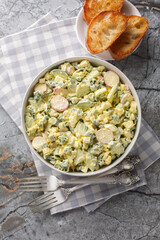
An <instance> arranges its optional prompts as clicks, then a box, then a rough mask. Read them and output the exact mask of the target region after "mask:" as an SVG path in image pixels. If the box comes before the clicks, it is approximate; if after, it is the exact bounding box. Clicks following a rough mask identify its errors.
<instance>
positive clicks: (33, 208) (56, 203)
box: [31, 201, 61, 213]
mask: <svg viewBox="0 0 160 240" xmlns="http://www.w3.org/2000/svg"><path fill="white" fill-rule="evenodd" d="M59 204H61V203H59V202H58V201H55V202H52V203H50V204H49V205H45V206H44V207H41V206H40V207H39V206H38V207H31V209H32V211H33V212H34V213H38V212H43V211H45V210H48V209H51V208H53V207H56V206H57V205H59Z"/></svg>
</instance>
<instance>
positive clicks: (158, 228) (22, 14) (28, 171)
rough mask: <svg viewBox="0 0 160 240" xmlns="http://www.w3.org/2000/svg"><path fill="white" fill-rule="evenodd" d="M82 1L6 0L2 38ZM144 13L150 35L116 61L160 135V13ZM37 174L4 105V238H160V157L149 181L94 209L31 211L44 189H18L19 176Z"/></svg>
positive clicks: (0, 164)
mask: <svg viewBox="0 0 160 240" xmlns="http://www.w3.org/2000/svg"><path fill="white" fill-rule="evenodd" d="M82 2H83V1H80V0H28V1H25V0H5V1H4V0H0V20H1V21H0V37H4V36H6V35H8V34H11V33H15V32H17V31H20V30H23V29H25V28H26V27H28V26H29V25H31V24H32V23H34V22H35V21H36V20H37V19H39V18H40V17H42V16H43V15H44V14H46V13H48V12H49V11H52V12H53V14H54V16H55V17H56V18H57V20H60V19H64V18H68V17H73V16H76V15H77V14H78V12H79V10H80V8H81V6H82ZM136 2H137V1H136ZM133 3H134V1H133ZM140 12H141V14H142V15H143V16H145V17H147V19H148V20H149V23H150V27H149V30H148V31H147V34H146V35H145V37H144V39H143V41H142V43H141V45H140V47H139V48H138V49H137V50H136V51H135V52H134V53H133V54H132V55H131V56H130V57H128V58H126V59H124V60H122V61H120V62H114V63H113V64H115V65H116V66H117V67H118V68H120V69H121V70H122V71H123V72H124V73H125V74H126V75H127V76H128V77H129V78H130V79H131V80H132V82H133V84H134V86H135V87H136V89H137V92H138V95H139V97H140V101H141V105H142V113H143V117H144V118H145V120H146V121H147V122H148V123H149V124H150V125H151V127H152V128H153V129H154V131H155V132H156V134H157V135H158V136H159V137H160V94H159V93H160V12H158V11H155V10H147V9H145V8H141V9H140ZM35 174H36V169H35V166H34V163H33V161H32V157H31V154H30V151H29V148H28V146H27V144H26V142H25V140H24V137H23V135H22V133H21V131H20V130H19V129H18V128H17V126H16V124H15V123H14V122H13V121H12V120H11V119H10V117H9V116H8V115H7V113H6V112H5V111H4V110H3V108H2V107H1V108H0V239H1V240H10V239H12V240H22V239H23V240H30V239H35V240H46V239H47V240H62V239H63V240H71V239H72V240H77V239H82V240H84V239H89V240H97V239H98V240H132V239H134V240H140V239H141V240H157V239H160V161H157V162H156V163H155V164H154V165H152V166H151V167H150V168H149V169H148V170H147V171H146V178H147V181H148V184H147V186H145V187H141V188H138V189H136V190H134V191H130V192H127V193H124V194H122V195H119V196H115V197H113V198H112V199H110V200H109V201H107V202H106V203H105V204H103V206H101V207H100V208H99V209H97V210H96V211H95V212H94V213H92V214H88V213H87V212H86V211H85V210H84V209H83V208H81V209H77V210H73V211H69V212H65V213H61V214H57V215H54V216H51V215H50V214H49V211H46V212H44V213H41V214H33V213H31V211H30V209H29V208H28V207H27V203H28V202H29V201H31V199H32V198H33V197H35V196H37V195H38V194H35V193H27V194H22V193H17V191H16V189H17V185H16V182H15V180H16V179H17V178H18V177H22V176H32V175H35Z"/></svg>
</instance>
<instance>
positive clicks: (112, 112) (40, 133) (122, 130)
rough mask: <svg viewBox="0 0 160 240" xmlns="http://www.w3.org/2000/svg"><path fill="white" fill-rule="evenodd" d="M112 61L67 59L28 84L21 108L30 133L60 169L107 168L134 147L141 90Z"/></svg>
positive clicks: (32, 143)
mask: <svg viewBox="0 0 160 240" xmlns="http://www.w3.org/2000/svg"><path fill="white" fill-rule="evenodd" d="M97 61H98V62H97ZM111 66H112V65H111V64H109V63H106V62H103V61H101V60H97V59H96V60H95V59H94V58H77V59H73V60H69V59H67V60H65V61H61V62H60V63H59V64H56V66H53V67H49V68H48V69H47V71H46V70H44V71H43V72H42V73H41V74H40V75H39V76H38V77H37V78H36V80H35V82H34V83H32V85H31V86H30V87H29V90H28V93H27V94H26V97H25V101H24V107H23V114H22V117H23V119H22V121H23V126H24V131H25V136H26V138H27V141H28V143H29V145H30V147H31V148H32V150H33V151H34V152H35V153H36V155H37V156H39V158H40V159H41V160H43V162H45V163H46V164H48V165H49V166H50V167H52V168H54V169H56V170H57V171H61V172H64V173H66V174H70V175H77V174H78V175H79V176H81V175H88V174H89V175H90V174H91V175H93V174H94V173H98V172H103V171H106V170H107V169H110V168H111V167H112V166H115V165H116V164H117V163H118V162H120V161H121V160H123V158H124V157H125V156H126V155H127V153H128V152H129V151H130V149H131V148H132V146H133V144H134V143H133V142H135V140H136V138H137V136H138V131H139V130H138V129H139V126H140V118H141V117H140V116H141V114H140V104H139V100H138V96H137V94H136V92H135V90H134V88H133V86H132V84H131V83H130V81H129V80H128V79H127V78H126V77H125V78H126V79H127V81H124V78H123V73H121V72H120V71H119V72H120V74H119V72H117V69H116V68H115V67H114V66H112V67H111ZM124 76H125V75H124ZM126 79H125V80H126ZM127 150H128V151H127Z"/></svg>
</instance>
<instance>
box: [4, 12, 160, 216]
mask: <svg viewBox="0 0 160 240" xmlns="http://www.w3.org/2000/svg"><path fill="white" fill-rule="evenodd" d="M75 20H76V19H75V18H71V19H66V20H65V21H59V22H55V20H54V19H53V17H52V15H51V14H47V15H46V16H44V17H43V18H42V19H40V20H39V21H38V22H36V23H35V24H34V25H32V26H31V27H30V28H29V29H27V30H25V31H23V32H20V33H17V34H13V35H10V36H7V37H5V38H3V39H1V42H0V43H1V64H0V70H1V75H0V84H1V89H0V103H1V104H2V106H3V108H4V109H5V110H6V111H7V112H8V114H9V115H10V117H11V118H12V119H13V121H15V122H16V124H17V126H18V127H19V128H20V112H21V103H22V99H23V97H24V94H25V91H26V89H27V87H28V86H29V84H30V83H31V81H32V79H33V78H34V76H36V75H37V74H38V73H39V72H40V71H41V70H42V69H43V68H44V67H46V66H47V65H50V64H51V63H53V62H55V61H57V60H59V59H62V58H67V57H72V56H87V55H88V53H87V52H86V51H85V50H84V49H83V48H82V47H81V46H80V44H79V43H78V40H77V37H76V34H75ZM134 153H135V154H137V153H138V154H139V156H140V158H141V163H140V164H138V165H137V166H136V169H135V173H136V174H138V175H139V176H140V177H141V180H140V181H139V182H138V183H136V184H135V185H133V186H131V187H124V186H119V185H103V184H101V185H92V186H88V187H86V188H84V189H81V190H79V191H77V192H75V193H73V194H72V195H71V196H70V197H69V199H68V201H66V202H65V203H64V204H61V205H59V206H57V207H55V208H53V209H51V214H55V213H58V212H62V211H66V210H69V209H73V208H77V207H80V206H85V208H86V210H87V211H92V210H94V209H95V208H96V206H98V204H100V203H99V202H98V201H100V200H103V201H106V200H107V199H109V198H110V197H112V196H113V195H117V194H120V193H122V192H125V191H128V190H130V189H133V188H135V187H139V186H142V185H144V184H146V180H145V175H144V170H145V169H146V168H147V167H148V166H150V165H151V164H152V163H153V162H155V161H156V160H157V159H158V158H159V157H160V144H159V140H158V138H157V137H156V135H155V134H154V132H153V130H152V129H151V128H150V127H149V126H148V124H147V123H146V122H145V121H144V120H143V121H142V125H141V131H140V135H139V138H138V140H137V142H136V144H135V147H134V149H133V150H132V153H131V154H134ZM33 157H34V160H35V164H36V167H37V171H38V174H39V175H46V174H55V175H57V174H56V173H55V172H53V171H51V169H50V168H48V167H47V166H46V165H44V164H42V163H41V162H40V161H39V160H38V159H37V158H36V157H35V156H33ZM58 177H60V178H64V177H65V176H64V175H62V174H60V175H58ZM95 202H98V204H96V205H95V204H93V203H95ZM87 205H88V206H87Z"/></svg>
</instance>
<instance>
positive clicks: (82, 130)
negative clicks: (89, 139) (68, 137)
mask: <svg viewBox="0 0 160 240" xmlns="http://www.w3.org/2000/svg"><path fill="white" fill-rule="evenodd" d="M87 130H88V128H87V127H86V125H85V124H84V123H83V122H80V121H79V122H78V123H77V125H76V127H75V129H74V132H75V133H78V134H79V135H81V136H85V134H86V132H87Z"/></svg>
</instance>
